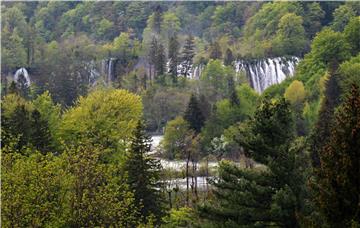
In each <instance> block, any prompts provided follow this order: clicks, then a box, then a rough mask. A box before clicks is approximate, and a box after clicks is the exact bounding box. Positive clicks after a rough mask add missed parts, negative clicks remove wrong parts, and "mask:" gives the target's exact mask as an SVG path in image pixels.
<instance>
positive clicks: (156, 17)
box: [153, 5, 162, 34]
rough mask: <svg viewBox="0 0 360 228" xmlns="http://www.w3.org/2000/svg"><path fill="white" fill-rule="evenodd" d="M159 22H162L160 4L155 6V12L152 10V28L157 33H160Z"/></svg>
mask: <svg viewBox="0 0 360 228" xmlns="http://www.w3.org/2000/svg"><path fill="white" fill-rule="evenodd" d="M161 22H162V9H161V6H159V5H158V6H156V9H155V12H154V21H153V30H154V32H156V33H157V34H160V30H161Z"/></svg>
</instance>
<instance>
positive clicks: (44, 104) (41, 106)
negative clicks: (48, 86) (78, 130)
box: [32, 91, 61, 138]
mask: <svg viewBox="0 0 360 228" xmlns="http://www.w3.org/2000/svg"><path fill="white" fill-rule="evenodd" d="M32 103H33V105H34V107H35V108H36V109H37V110H38V111H39V112H40V114H41V118H42V120H43V121H46V122H47V123H48V125H49V130H50V132H51V135H52V137H53V138H56V134H57V131H58V129H59V124H60V111H61V107H60V105H58V104H54V102H53V101H52V99H51V96H50V93H49V92H48V91H46V92H44V93H43V94H41V95H39V96H38V97H37V98H36V99H34V100H33V101H32Z"/></svg>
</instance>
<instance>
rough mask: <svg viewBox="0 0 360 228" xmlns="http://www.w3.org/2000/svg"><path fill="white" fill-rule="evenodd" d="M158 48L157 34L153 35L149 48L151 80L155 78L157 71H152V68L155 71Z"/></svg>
mask: <svg viewBox="0 0 360 228" xmlns="http://www.w3.org/2000/svg"><path fill="white" fill-rule="evenodd" d="M157 50H158V41H157V39H156V37H155V36H153V38H152V40H151V44H150V50H149V63H150V80H153V79H154V77H155V72H153V73H151V71H152V69H154V71H155V69H156V68H155V64H156V58H157Z"/></svg>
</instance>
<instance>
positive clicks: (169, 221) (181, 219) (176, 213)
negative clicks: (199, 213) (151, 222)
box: [161, 207, 194, 228]
mask: <svg viewBox="0 0 360 228" xmlns="http://www.w3.org/2000/svg"><path fill="white" fill-rule="evenodd" d="M193 216H194V210H193V209H192V208H190V207H181V208H179V209H171V211H170V215H169V216H167V217H164V219H163V221H164V223H165V224H164V225H163V226H161V227H168V228H172V227H189V226H191V224H193V223H194V221H193Z"/></svg>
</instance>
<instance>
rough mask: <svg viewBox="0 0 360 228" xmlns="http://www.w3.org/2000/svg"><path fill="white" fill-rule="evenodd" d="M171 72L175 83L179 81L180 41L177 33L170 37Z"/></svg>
mask: <svg viewBox="0 0 360 228" xmlns="http://www.w3.org/2000/svg"><path fill="white" fill-rule="evenodd" d="M168 56H169V72H170V74H171V77H172V80H173V83H174V84H175V83H176V82H177V73H178V72H177V67H178V65H179V42H178V40H177V37H176V35H175V36H172V37H170V40H169V53H168Z"/></svg>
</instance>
